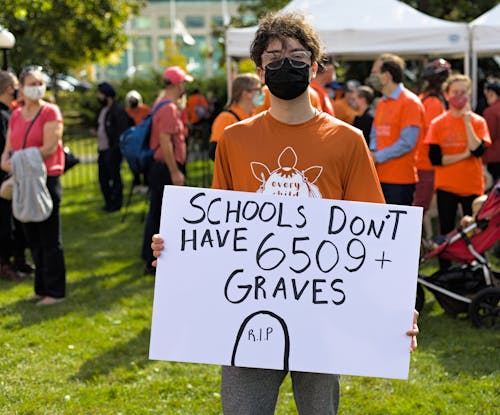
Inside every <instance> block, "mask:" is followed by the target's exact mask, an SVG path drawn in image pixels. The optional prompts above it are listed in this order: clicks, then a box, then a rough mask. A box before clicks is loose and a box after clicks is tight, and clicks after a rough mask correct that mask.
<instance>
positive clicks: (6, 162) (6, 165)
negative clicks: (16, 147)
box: [1, 128, 12, 174]
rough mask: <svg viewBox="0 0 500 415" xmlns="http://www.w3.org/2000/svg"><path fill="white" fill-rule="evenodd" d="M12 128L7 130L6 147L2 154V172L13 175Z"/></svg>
mask: <svg viewBox="0 0 500 415" xmlns="http://www.w3.org/2000/svg"><path fill="white" fill-rule="evenodd" d="M10 150H11V146H10V128H9V129H8V130H7V136H6V137H5V147H4V149H3V152H2V164H1V167H2V170H4V171H6V172H7V173H9V174H10V173H12V166H11V161H10Z"/></svg>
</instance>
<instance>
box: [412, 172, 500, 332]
mask: <svg viewBox="0 0 500 415" xmlns="http://www.w3.org/2000/svg"><path fill="white" fill-rule="evenodd" d="M499 239H500V180H499V181H498V182H497V183H496V185H495V186H494V187H493V188H492V190H491V191H490V192H489V194H488V198H487V199H486V201H485V202H484V204H483V206H482V207H481V209H480V210H479V211H478V213H477V215H476V219H475V221H474V222H473V223H472V224H470V225H468V226H467V227H465V228H464V229H457V230H455V231H453V232H450V233H449V234H448V235H446V239H445V241H444V242H443V243H441V244H440V245H438V247H437V248H434V249H433V250H431V251H430V252H429V253H427V254H425V255H424V256H423V257H422V258H421V263H422V262H425V261H427V260H429V259H431V258H434V257H440V258H442V259H447V260H451V261H453V262H455V264H454V265H452V266H450V267H449V268H448V269H446V270H444V271H443V270H439V271H437V272H435V273H434V274H432V275H430V276H427V275H422V274H419V276H418V284H417V299H416V304H415V308H416V309H417V310H418V311H420V310H421V309H422V308H423V306H424V302H425V297H424V295H425V294H424V290H423V288H422V286H425V287H427V288H428V289H429V291H431V292H432V293H433V294H434V296H435V297H436V300H437V301H438V303H439V304H440V305H441V307H442V308H443V309H444V311H445V312H447V313H449V314H453V315H457V314H460V313H468V314H469V317H470V319H471V320H472V323H473V324H474V325H475V326H476V327H488V328H497V329H498V328H499V327H500V309H499V306H498V303H499V300H500V273H498V272H495V271H493V270H492V269H491V268H490V264H489V262H488V258H487V256H486V251H487V250H488V249H489V248H491V247H492V246H493V245H494V244H495V243H496V242H497V241H498V240H499Z"/></svg>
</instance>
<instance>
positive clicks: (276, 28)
mask: <svg viewBox="0 0 500 415" xmlns="http://www.w3.org/2000/svg"><path fill="white" fill-rule="evenodd" d="M290 38H291V39H296V40H297V41H298V42H299V43H300V44H301V45H302V46H304V48H305V49H306V50H308V51H310V52H311V62H318V64H320V65H321V62H323V61H324V59H325V54H324V51H323V46H322V44H321V41H320V38H319V36H318V34H317V33H316V31H315V30H314V29H313V28H312V26H311V24H310V23H309V22H308V21H307V20H306V18H305V16H304V15H303V14H300V13H297V12H278V13H271V14H267V15H266V16H264V17H263V18H262V20H260V22H259V27H258V29H257V32H256V33H255V38H254V40H253V42H252V46H251V47H250V57H251V58H252V60H253V61H254V62H255V65H257V67H258V68H260V67H262V54H263V53H264V51H265V50H266V48H267V47H268V46H269V43H271V42H272V41H273V40H278V41H280V42H282V43H283V42H284V41H285V40H286V39H290Z"/></svg>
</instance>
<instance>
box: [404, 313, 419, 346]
mask: <svg viewBox="0 0 500 415" xmlns="http://www.w3.org/2000/svg"><path fill="white" fill-rule="evenodd" d="M417 322H418V311H417V310H413V327H412V329H411V330H408V331H407V332H406V335H407V336H410V337H411V345H410V351H412V352H413V351H414V350H415V349H416V348H417V334H418V333H419V330H418V324H417Z"/></svg>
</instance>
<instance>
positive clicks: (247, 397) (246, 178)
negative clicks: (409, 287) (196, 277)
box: [152, 13, 418, 415]
mask: <svg viewBox="0 0 500 415" xmlns="http://www.w3.org/2000/svg"><path fill="white" fill-rule="evenodd" d="M250 53H251V57H252V59H253V61H254V62H255V64H256V66H257V73H258V75H259V76H260V78H261V81H262V82H263V83H265V84H266V85H267V87H268V88H269V91H270V93H271V107H270V109H269V110H268V111H265V112H263V113H260V114H258V115H256V116H254V117H252V118H249V119H247V120H244V121H242V122H240V123H238V124H235V125H233V126H230V127H228V128H226V129H225V131H224V133H223V135H222V137H221V139H220V140H219V143H218V146H217V155H216V157H215V168H214V179H213V187H214V188H216V189H224V190H238V191H246V192H258V193H263V194H274V195H282V196H296V197H299V196H302V197H322V198H328V199H344V200H353V201H360V202H363V201H364V202H374V203H384V197H383V195H382V191H381V188H380V184H379V182H378V179H377V173H376V171H375V168H374V165H373V163H372V162H371V158H370V154H369V151H368V148H367V146H366V144H365V140H364V138H363V136H362V135H361V133H360V132H359V130H356V129H354V128H353V127H351V126H350V125H348V124H346V123H344V122H342V121H339V120H337V119H335V118H334V117H332V116H330V115H329V114H326V113H321V112H319V111H318V110H316V109H315V108H314V107H313V106H312V105H311V102H310V98H309V94H308V86H309V83H310V81H311V79H312V78H314V76H315V74H316V71H317V70H318V62H322V61H323V51H322V48H321V45H320V40H319V37H318V35H317V34H316V33H315V32H314V30H313V29H312V27H311V26H310V24H309V23H307V22H306V21H305V19H304V17H303V16H302V15H298V14H295V13H280V14H276V15H269V16H267V17H265V18H264V19H263V20H262V21H261V23H260V25H259V28H258V30H257V33H256V35H255V39H254V41H253V43H252V47H251V51H250ZM152 248H153V251H154V256H155V257H159V256H160V254H161V250H163V240H162V238H161V237H160V236H159V235H155V236H154V237H153V243H152ZM417 333H418V328H417V325H416V315H415V321H414V325H413V328H412V330H410V331H408V332H407V334H408V335H409V336H412V337H413V338H412V344H411V348H412V349H414V348H415V347H416V338H415V336H416V334H417ZM286 374H287V372H286V371H283V370H268V369H254V368H244V367H236V366H223V368H222V385H221V396H222V407H223V411H224V414H226V415H231V414H249V415H250V414H259V415H270V414H273V413H274V410H275V406H276V401H277V398H278V393H279V388H280V385H281V383H282V382H283V379H284V378H285V376H286ZM291 377H292V382H293V390H294V397H295V402H296V405H297V409H298V411H299V413H300V414H311V415H312V414H315V415H316V414H336V413H337V409H338V405H339V391H340V388H339V376H338V375H330V374H319V373H305V372H294V371H292V372H291Z"/></svg>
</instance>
